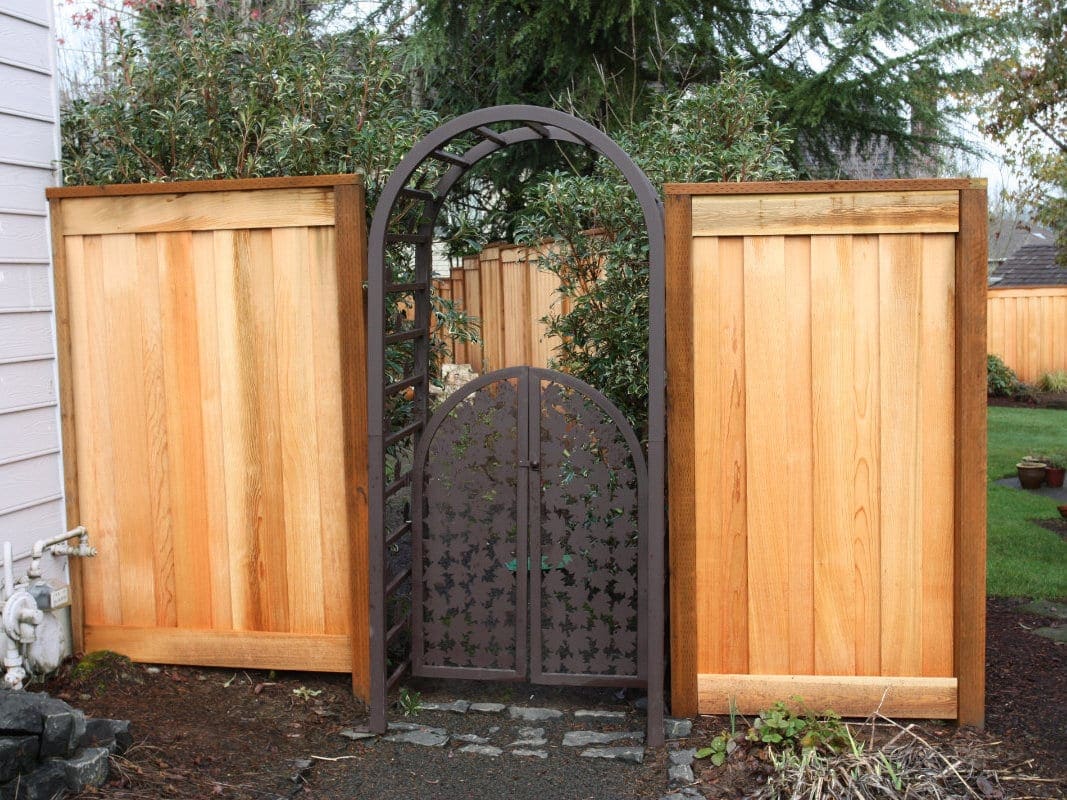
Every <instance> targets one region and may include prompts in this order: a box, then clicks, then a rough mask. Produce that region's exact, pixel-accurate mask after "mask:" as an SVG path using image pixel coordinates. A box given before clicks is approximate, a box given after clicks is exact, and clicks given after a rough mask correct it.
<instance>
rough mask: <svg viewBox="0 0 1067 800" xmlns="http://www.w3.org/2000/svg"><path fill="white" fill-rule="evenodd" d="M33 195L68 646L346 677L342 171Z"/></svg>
mask: <svg viewBox="0 0 1067 800" xmlns="http://www.w3.org/2000/svg"><path fill="white" fill-rule="evenodd" d="M48 196H49V198H50V202H51V209H52V219H53V248H54V252H55V257H56V269H57V275H56V282H57V295H59V297H58V301H59V302H58V303H57V305H58V307H59V309H60V314H61V316H60V321H59V332H60V339H61V351H62V356H61V384H62V386H63V392H64V402H63V408H64V412H65V418H64V450H65V459H66V470H67V477H68V485H69V486H70V488H71V489H73V491H70V492H68V517H69V520H68V521H69V524H70V525H71V526H74V525H77V524H83V525H85V526H86V527H87V528H88V530H89V532H90V534H91V535H92V537H93V543H94V544H95V545H96V546H97V548H98V549H99V555H98V556H97V557H96V558H93V559H85V560H80V561H78V565H79V566H80V568H81V574H80V576H78V579H79V584H80V586H79V589H78V594H79V596H80V600H81V604H80V605H81V607H80V619H79V620H78V621H77V623H76V626H75V627H76V637H77V638H78V640H79V641H78V642H77V646H78V647H80V648H83V649H85V650H99V649H110V650H115V651H118V652H121V653H124V654H126V655H128V656H130V657H131V658H133V659H134V660H138V661H152V662H163V663H179V664H180V663H187V664H201V665H211V666H230V667H256V668H275V669H302V670H320V671H344V672H348V671H351V672H352V675H353V688H354V689H355V691H356V692H357V693H358V694H361V695H363V696H367V684H368V680H369V671H368V627H367V584H366V579H367V578H366V576H367V521H366V438H367V437H366V412H365V407H364V406H365V386H364V383H365V372H364V369H365V366H364V365H365V342H364V337H365V330H364V328H365V323H364V321H363V303H362V299H361V293H360V292H361V290H360V287H361V286H362V283H363V280H364V277H365V272H366V254H365V233H364V225H365V222H364V217H365V214H364V207H363V189H362V185H361V184H360V182H359V179H358V178H355V177H353V176H327V177H318V178H292V179H264V180H250V181H219V182H196V183H186V184H177V183H174V184H155V185H137V186H109V187H77V188H66V189H53V190H49V192H48Z"/></svg>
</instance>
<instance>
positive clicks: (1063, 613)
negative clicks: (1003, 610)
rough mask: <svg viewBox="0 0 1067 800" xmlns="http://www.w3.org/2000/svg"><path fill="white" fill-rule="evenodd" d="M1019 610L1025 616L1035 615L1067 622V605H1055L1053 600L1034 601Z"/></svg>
mask: <svg viewBox="0 0 1067 800" xmlns="http://www.w3.org/2000/svg"><path fill="white" fill-rule="evenodd" d="M1019 610H1020V611H1022V612H1023V613H1025V614H1035V615H1036V616H1039V617H1052V618H1053V619H1062V620H1065V621H1067V603H1054V602H1052V601H1051V600H1034V601H1033V602H1030V603H1027V604H1026V605H1023V606H1019Z"/></svg>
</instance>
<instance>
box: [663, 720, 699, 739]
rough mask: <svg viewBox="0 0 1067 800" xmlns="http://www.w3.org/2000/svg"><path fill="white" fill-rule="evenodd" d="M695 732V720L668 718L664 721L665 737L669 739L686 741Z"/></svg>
mask: <svg viewBox="0 0 1067 800" xmlns="http://www.w3.org/2000/svg"><path fill="white" fill-rule="evenodd" d="M692 732H693V720H691V719H675V718H674V717H667V718H665V719H664V720H663V735H664V736H666V737H667V738H668V739H684V738H685V737H686V736H688V735H689V734H691V733H692Z"/></svg>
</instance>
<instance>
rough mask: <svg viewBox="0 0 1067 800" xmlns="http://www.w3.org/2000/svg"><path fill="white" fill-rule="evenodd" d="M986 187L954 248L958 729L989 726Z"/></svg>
mask: <svg viewBox="0 0 1067 800" xmlns="http://www.w3.org/2000/svg"><path fill="white" fill-rule="evenodd" d="M986 204H987V200H986V188H985V182H984V181H983V182H981V183H980V184H976V185H974V186H972V187H971V188H968V189H963V190H961V191H960V233H959V238H958V241H957V246H956V369H955V380H956V397H955V406H956V408H955V411H956V447H957V450H956V454H955V455H956V486H955V490H956V508H955V512H954V529H955V530H954V539H955V590H954V593H953V594H954V605H955V612H954V613H955V619H954V623H955V624H954V647H953V650H954V661H955V668H956V677H957V678H958V681H959V683H958V686H959V703H958V708H959V711H958V720H959V723H960V724H961V725H975V726H978V727H982V726H984V724H985V594H986V580H985V579H986V475H985V472H986V403H985V382H986V377H985V376H986V356H985V346H986V258H987V251H988V242H987V240H986V225H987V216H986V213H987V209H986Z"/></svg>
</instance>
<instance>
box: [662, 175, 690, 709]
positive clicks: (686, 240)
mask: <svg viewBox="0 0 1067 800" xmlns="http://www.w3.org/2000/svg"><path fill="white" fill-rule="evenodd" d="M692 208H693V202H692V198H691V197H688V196H685V195H682V196H678V195H671V194H668V195H667V197H666V201H665V209H664V211H665V216H666V239H667V241H666V273H667V274H666V295H667V297H666V299H667V485H668V498H669V502H668V516H669V519H668V534H669V548H668V554H669V558H670V562H669V565H668V574H669V576H670V583H669V585H670V657H671V681H670V683H671V713H672V714H674V715H675V716H678V717H688V716H692V715H694V714H695V713H696V712H697V661H696V648H697V642H696V638H695V635H694V634H695V632H696V628H697V620H696V614H697V608H696V602H697V600H698V598H697V597H696V519H695V514H694V508H693V501H694V487H695V475H694V460H695V453H694V445H695V442H694V438H693V427H694V414H695V409H694V408H693V236H692V225H693V211H692Z"/></svg>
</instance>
